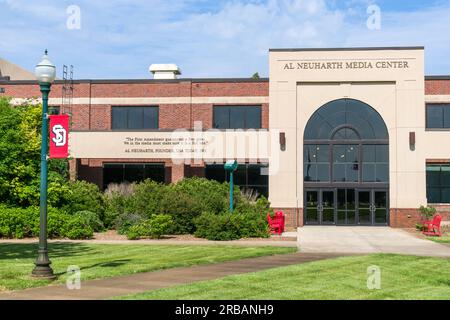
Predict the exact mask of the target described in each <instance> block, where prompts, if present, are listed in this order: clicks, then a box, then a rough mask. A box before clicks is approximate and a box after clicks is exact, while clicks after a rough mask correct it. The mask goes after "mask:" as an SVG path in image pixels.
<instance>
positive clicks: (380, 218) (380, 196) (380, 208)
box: [372, 190, 389, 226]
mask: <svg viewBox="0 0 450 320" xmlns="http://www.w3.org/2000/svg"><path fill="white" fill-rule="evenodd" d="M388 198H389V195H388V192H387V191H378V190H375V191H374V201H373V207H372V210H373V211H374V224H375V225H384V226H385V225H388V223H389V204H388Z"/></svg>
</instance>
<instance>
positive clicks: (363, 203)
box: [357, 190, 389, 226]
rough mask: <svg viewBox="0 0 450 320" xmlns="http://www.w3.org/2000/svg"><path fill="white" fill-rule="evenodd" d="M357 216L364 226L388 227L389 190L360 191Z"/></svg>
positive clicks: (359, 222) (360, 223)
mask: <svg viewBox="0 0 450 320" xmlns="http://www.w3.org/2000/svg"><path fill="white" fill-rule="evenodd" d="M357 194H358V200H357V203H358V206H357V216H358V224H359V225H362V226H367V225H369V226H373V225H378V226H386V225H388V223H389V219H388V217H389V216H388V214H389V205H388V191H387V190H358V192H357Z"/></svg>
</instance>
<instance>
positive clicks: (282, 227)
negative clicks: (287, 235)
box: [275, 211, 285, 232]
mask: <svg viewBox="0 0 450 320" xmlns="http://www.w3.org/2000/svg"><path fill="white" fill-rule="evenodd" d="M275 216H276V217H277V218H278V219H279V222H280V224H281V232H284V225H285V223H284V214H283V211H277V213H275Z"/></svg>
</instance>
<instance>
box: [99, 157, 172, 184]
mask: <svg viewBox="0 0 450 320" xmlns="http://www.w3.org/2000/svg"><path fill="white" fill-rule="evenodd" d="M146 179H151V180H154V181H156V182H165V167H164V164H159V163H108V164H105V165H104V166H103V188H104V189H106V188H107V187H108V185H109V184H111V183H122V182H140V181H144V180H146Z"/></svg>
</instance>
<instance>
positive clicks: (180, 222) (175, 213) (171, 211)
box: [158, 177, 241, 234]
mask: <svg viewBox="0 0 450 320" xmlns="http://www.w3.org/2000/svg"><path fill="white" fill-rule="evenodd" d="M228 192H229V185H228V184H227V183H219V182H217V181H214V180H208V179H205V178H198V177H193V178H186V179H183V180H182V181H180V182H178V183H176V184H172V185H169V186H166V188H165V190H164V192H163V194H162V196H161V197H160V205H159V207H158V209H159V210H158V212H159V213H162V214H168V215H170V216H171V217H172V218H173V221H174V224H173V227H172V229H171V230H170V232H171V233H173V234H186V233H193V232H194V231H195V223H194V219H195V218H196V217H198V216H200V215H201V213H202V212H223V211H225V210H227V208H228V206H229V204H228V198H229V194H228ZM240 198H241V197H240V192H239V189H238V188H236V189H235V199H236V201H237V202H239V200H240Z"/></svg>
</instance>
